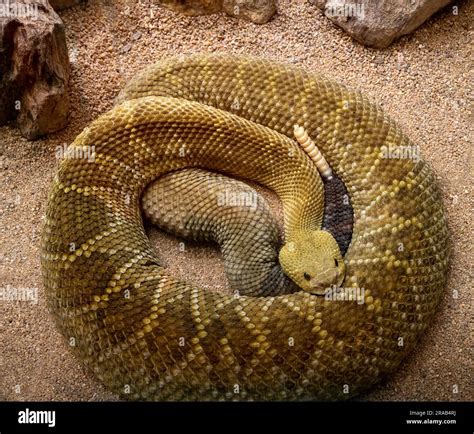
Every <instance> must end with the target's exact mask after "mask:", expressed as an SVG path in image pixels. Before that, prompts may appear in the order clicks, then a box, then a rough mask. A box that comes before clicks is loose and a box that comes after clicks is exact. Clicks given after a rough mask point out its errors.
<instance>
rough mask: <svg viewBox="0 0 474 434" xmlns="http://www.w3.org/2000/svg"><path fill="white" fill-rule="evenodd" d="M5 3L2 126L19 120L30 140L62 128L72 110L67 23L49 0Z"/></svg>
mask: <svg viewBox="0 0 474 434" xmlns="http://www.w3.org/2000/svg"><path fill="white" fill-rule="evenodd" d="M3 5H6V3H4V4H3ZM1 6H2V5H1V4H0V125H4V124H6V123H7V122H11V121H15V122H16V124H17V126H18V127H19V128H20V131H21V133H22V135H23V136H24V137H26V138H28V139H34V138H37V137H39V136H42V135H44V134H48V133H52V132H54V131H58V130H60V129H61V128H63V127H65V126H66V124H67V114H68V110H69V96H68V92H67V91H68V80H69V58H68V53H67V46H66V36H65V32H64V25H63V23H62V21H61V19H60V18H59V16H58V15H57V14H56V12H55V11H54V10H53V8H52V7H51V6H50V5H49V4H48V3H47V2H39V1H36V2H31V1H23V2H16V1H10V3H9V9H8V12H5V10H3V11H2V10H1ZM20 10H21V11H22V12H21V13H20ZM2 12H3V13H2Z"/></svg>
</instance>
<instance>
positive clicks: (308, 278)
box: [303, 272, 311, 280]
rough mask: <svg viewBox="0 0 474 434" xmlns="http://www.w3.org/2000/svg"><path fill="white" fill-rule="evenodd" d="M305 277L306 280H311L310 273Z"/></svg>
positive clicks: (305, 274) (304, 275)
mask: <svg viewBox="0 0 474 434" xmlns="http://www.w3.org/2000/svg"><path fill="white" fill-rule="evenodd" d="M303 277H304V278H305V279H306V280H311V276H310V275H309V274H308V273H306V272H305V273H304V274H303Z"/></svg>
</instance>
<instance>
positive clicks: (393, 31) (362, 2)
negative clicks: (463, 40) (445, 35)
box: [311, 0, 452, 48]
mask: <svg viewBox="0 0 474 434" xmlns="http://www.w3.org/2000/svg"><path fill="white" fill-rule="evenodd" d="M451 1H452V0H354V1H346V2H344V1H343V0H312V1H311V3H313V4H316V6H317V7H319V8H320V9H322V10H323V11H324V13H325V15H326V16H327V17H328V18H329V19H330V20H331V21H333V22H334V23H335V24H337V25H338V26H339V27H341V28H343V29H344V30H345V31H346V32H347V33H348V34H349V35H351V36H352V37H353V38H354V39H356V40H357V41H359V42H360V43H362V44H364V45H368V46H371V47H378V48H384V47H387V46H389V45H390V44H391V43H392V42H393V41H394V40H395V39H397V38H399V37H400V36H403V35H406V34H408V33H411V32H412V31H413V30H415V29H416V28H417V27H418V26H420V25H421V24H422V23H423V22H424V21H426V20H427V19H428V18H429V17H430V16H431V15H433V14H434V13H435V12H437V11H438V10H440V9H441V8H443V7H444V6H446V5H447V4H448V3H450V2H451Z"/></svg>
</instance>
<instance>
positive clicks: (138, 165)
mask: <svg viewBox="0 0 474 434" xmlns="http://www.w3.org/2000/svg"><path fill="white" fill-rule="evenodd" d="M119 102H120V104H119V105H118V106H116V107H115V108H114V109H112V110H111V111H110V112H108V113H105V114H104V115H102V116H101V117H99V118H98V119H97V120H96V121H94V122H93V123H92V124H91V125H90V126H89V127H88V128H86V129H85V130H84V131H83V132H82V133H81V134H80V135H79V136H78V137H77V138H76V140H75V141H74V143H73V144H72V145H71V146H72V147H91V148H92V147H93V148H92V149H93V150H94V154H93V157H94V158H93V161H90V160H89V161H88V160H81V159H66V160H64V161H63V162H62V163H61V165H60V168H59V171H58V174H57V176H56V177H55V180H54V182H53V187H52V190H51V194H50V197H49V202H48V207H47V215H46V222H45V227H44V231H43V239H42V269H43V276H44V284H45V289H46V294H47V297H48V302H49V306H50V308H51V310H52V312H53V313H54V315H55V317H56V320H57V323H58V326H59V328H60V329H61V331H62V333H63V334H64V335H65V336H66V337H68V338H74V340H73V341H74V343H75V349H76V350H77V352H78V353H79V354H80V356H81V358H82V359H83V360H84V362H85V364H86V365H87V366H89V367H90V368H91V369H92V371H93V372H94V373H95V375H96V376H97V377H98V378H99V379H100V380H101V381H103V382H104V383H105V384H106V386H108V387H109V388H110V389H112V390H113V391H116V392H117V393H119V394H121V395H122V396H123V397H125V398H129V399H160V400H196V399H243V400H247V399H282V400H286V399H345V398H347V397H350V396H353V395H354V394H356V393H358V392H360V391H361V390H363V389H366V388H367V387H369V386H370V385H372V384H373V383H375V382H376V381H377V380H379V379H380V378H381V377H382V376H383V375H385V374H387V373H389V372H391V371H393V370H394V369H395V368H396V367H397V366H398V365H399V363H400V361H401V360H402V359H403V358H404V357H405V356H406V354H407V353H408V352H409V351H410V350H411V349H412V347H413V346H414V344H415V342H416V340H417V338H418V337H419V335H420V333H421V332H422V331H423V330H425V329H426V327H427V326H428V324H429V322H430V320H431V318H432V317H433V315H434V313H435V310H436V307H437V305H438V303H439V301H440V298H441V294H442V290H443V287H444V285H445V282H446V272H447V267H448V234H447V229H446V221H445V216H444V213H443V209H442V204H441V197H440V193H439V190H438V188H437V185H436V182H435V178H434V175H433V173H432V171H431V170H430V168H429V167H428V166H427V164H426V163H425V162H424V161H423V160H422V159H420V158H419V157H418V154H417V153H416V152H415V151H416V147H415V146H414V145H413V143H412V142H410V140H409V139H408V138H407V137H406V136H405V135H404V134H403V133H402V132H401V131H400V129H399V128H398V127H397V126H396V125H395V124H394V123H393V122H392V121H391V120H390V119H389V118H387V117H386V116H385V115H384V114H383V113H382V112H381V110H380V109H379V108H377V107H376V106H375V105H373V104H371V103H369V102H368V101H367V100H366V99H365V98H364V97H363V96H361V95H360V94H359V93H357V92H352V91H349V90H347V89H346V88H345V87H343V86H340V85H338V84H336V83H334V82H332V81H330V80H327V79H324V78H322V77H319V76H316V75H312V74H308V73H306V72H304V71H302V70H300V69H298V68H294V67H290V66H284V65H280V64H275V63H272V62H267V61H263V60H256V59H248V58H238V57H230V56H228V57H220V56H193V57H189V58H187V59H170V60H166V61H162V62H159V63H157V64H156V65H154V66H153V67H151V68H149V69H148V70H146V71H145V72H144V73H142V74H140V75H139V76H137V77H136V78H135V79H134V80H133V81H132V82H131V83H130V84H129V85H128V86H127V87H126V89H125V90H124V92H123V93H122V94H121V96H120V98H119ZM294 125H301V126H302V127H304V129H305V130H306V131H307V132H308V134H309V136H310V137H311V138H312V140H313V141H314V142H315V143H316V144H317V147H318V149H319V150H320V151H321V153H322V155H323V156H324V157H325V159H326V160H327V162H328V164H329V166H330V167H331V169H332V171H333V172H334V173H335V174H336V175H337V176H338V177H340V179H341V180H342V181H343V182H344V184H345V186H346V188H347V191H348V194H349V196H350V201H351V204H352V207H353V211H354V223H353V233H352V240H351V243H350V246H349V249H348V251H347V253H346V254H345V256H344V263H345V267H346V276H345V281H344V283H343V286H342V288H341V289H339V290H337V291H333V292H329V293H326V296H317V295H313V294H310V293H309V292H307V291H303V290H301V291H298V292H294V293H291V294H283V295H278V296H265V297H254V296H240V297H235V296H233V295H227V294H219V293H215V292H212V291H210V290H205V289H201V288H198V287H195V286H193V285H190V284H187V283H184V282H182V281H178V280H177V279H175V278H173V277H172V276H170V275H169V274H168V273H167V271H166V270H165V269H164V268H163V267H162V266H160V263H159V261H158V259H157V257H156V254H155V253H154V251H153V249H152V247H151V246H150V243H149V241H148V239H147V237H146V235H145V232H144V229H143V224H142V219H141V213H140V198H141V196H142V193H143V191H144V189H145V188H146V187H147V185H149V184H150V183H151V182H152V181H153V180H154V179H156V178H157V177H159V176H162V175H165V174H167V173H169V172H171V171H175V170H178V169H184V168H191V167H196V168H204V169H205V168H207V169H211V170H214V171H219V172H224V173H226V174H229V175H234V176H238V177H241V178H244V179H251V180H254V181H256V182H259V183H261V184H263V185H265V186H267V187H269V188H271V189H273V190H274V191H275V192H276V193H277V194H278V196H279V197H280V199H281V201H282V204H283V210H284V215H285V242H286V245H291V243H293V242H294V243H295V245H296V246H299V245H300V244H298V240H300V238H301V234H302V233H305V234H306V233H310V232H311V231H315V230H318V229H320V228H321V225H322V224H323V211H322V210H323V204H324V197H323V187H322V181H321V179H320V177H319V175H318V172H317V170H316V168H315V165H314V163H313V162H312V161H311V160H310V158H309V157H308V156H307V155H306V154H305V153H304V151H303V150H302V149H301V148H300V147H299V146H298V144H297V143H296V142H295V140H293V128H294ZM407 152H408V154H409V155H408V156H409V157H410V156H411V157H412V158H406V157H407ZM410 152H411V154H410ZM328 242H329V241H328ZM301 246H303V247H302V248H301V250H302V251H303V252H302V254H303V253H304V254H305V255H306V256H305V257H310V258H314V262H315V264H320V261H321V260H322V258H323V256H321V255H322V254H323V253H324V251H325V249H326V250H327V248H328V245H327V243H326V241H324V242H321V244H320V245H319V246H316V247H317V248H314V249H312V248H311V246H308V244H306V243H303V244H301ZM290 250H291V249H290ZM299 250H300V249H299V248H298V252H297V253H298V254H300V252H299ZM320 252H323V253H320ZM282 257H283V258H284V256H282ZM336 265H337V264H336ZM309 266H311V264H310V265H309ZM292 267H293V268H291V273H288V274H292V275H291V276H290V277H292V279H294V280H295V281H296V280H297V279H298V278H299V276H300V274H301V272H302V269H301V268H299V265H298V264H297V263H294V264H292ZM333 277H334V276H332V278H333ZM336 277H337V272H336ZM320 283H321V284H323V283H324V282H322V281H321V282H320ZM358 295H362V296H363V297H358ZM356 296H357V297H356Z"/></svg>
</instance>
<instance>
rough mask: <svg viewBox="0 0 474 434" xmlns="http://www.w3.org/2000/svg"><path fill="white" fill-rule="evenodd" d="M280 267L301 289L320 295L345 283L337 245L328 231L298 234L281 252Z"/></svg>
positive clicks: (342, 260) (343, 267) (343, 268)
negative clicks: (334, 286)
mask: <svg viewBox="0 0 474 434" xmlns="http://www.w3.org/2000/svg"><path fill="white" fill-rule="evenodd" d="M279 259H280V265H281V267H282V269H283V271H284V272H285V274H286V275H287V276H288V277H289V278H290V279H292V280H293V281H294V282H295V283H296V284H297V285H298V286H299V287H300V288H301V289H303V290H304V291H307V292H309V293H311V294H318V295H323V294H324V293H325V291H326V290H327V289H328V288H330V287H333V285H336V286H337V287H340V286H341V285H342V282H343V281H344V277H345V273H346V267H345V264H344V259H343V258H342V255H341V252H340V250H339V246H338V244H337V242H336V240H335V239H334V237H333V236H332V235H331V234H330V233H329V232H327V231H323V230H318V231H308V230H307V231H301V232H299V233H298V234H297V235H294V234H293V236H292V238H291V240H290V241H288V242H286V243H285V245H284V246H283V247H282V249H281V250H280V254H279Z"/></svg>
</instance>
